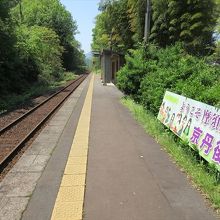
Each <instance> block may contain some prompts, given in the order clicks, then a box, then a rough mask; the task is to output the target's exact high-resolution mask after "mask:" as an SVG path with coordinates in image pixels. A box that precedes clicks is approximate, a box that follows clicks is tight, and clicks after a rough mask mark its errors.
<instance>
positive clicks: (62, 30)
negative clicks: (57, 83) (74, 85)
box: [12, 0, 78, 70]
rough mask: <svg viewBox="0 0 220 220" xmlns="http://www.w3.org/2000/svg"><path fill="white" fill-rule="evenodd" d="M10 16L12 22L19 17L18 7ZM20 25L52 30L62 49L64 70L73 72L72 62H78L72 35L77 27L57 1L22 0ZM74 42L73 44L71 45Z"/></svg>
mask: <svg viewBox="0 0 220 220" xmlns="http://www.w3.org/2000/svg"><path fill="white" fill-rule="evenodd" d="M12 15H13V17H14V20H17V18H18V17H20V7H19V6H17V7H16V8H15V9H14V10H13V11H12ZM20 21H21V23H22V24H25V25H27V26H28V27H31V26H34V25H38V26H43V27H46V28H49V29H52V30H53V31H55V32H56V34H57V35H58V36H59V39H60V44H61V46H62V47H64V51H63V54H62V60H63V65H64V68H65V69H67V70H74V69H71V67H73V66H75V65H72V62H75V60H78V58H77V57H75V56H74V55H75V54H76V53H73V52H72V51H73V50H76V49H77V48H73V47H74V46H75V45H77V42H76V39H75V38H74V35H75V34H76V33H77V25H76V22H75V21H74V20H73V18H72V16H71V14H70V12H68V11H67V10H66V9H65V7H64V6H63V5H62V4H61V3H60V1H59V0H32V1H30V0H22V18H21V19H20ZM73 42H74V43H73Z"/></svg>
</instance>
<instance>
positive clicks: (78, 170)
mask: <svg viewBox="0 0 220 220" xmlns="http://www.w3.org/2000/svg"><path fill="white" fill-rule="evenodd" d="M85 173H86V164H81V165H75V164H74V165H70V164H67V165H66V168H65V171H64V174H67V175H68V174H85Z"/></svg>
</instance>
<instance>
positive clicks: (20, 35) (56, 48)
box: [16, 25, 63, 83]
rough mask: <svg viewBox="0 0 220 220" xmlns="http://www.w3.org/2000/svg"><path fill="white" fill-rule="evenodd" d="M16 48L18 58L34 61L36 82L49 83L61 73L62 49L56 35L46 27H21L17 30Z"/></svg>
mask: <svg viewBox="0 0 220 220" xmlns="http://www.w3.org/2000/svg"><path fill="white" fill-rule="evenodd" d="M16 33H17V39H18V42H17V44H16V47H17V49H18V52H19V55H20V57H22V58H23V59H25V60H29V59H32V60H34V61H35V64H36V67H37V69H38V71H39V73H40V74H39V76H38V81H43V82H48V83H49V82H51V81H55V80H56V79H58V78H59V77H60V74H61V73H62V71H63V69H62V60H61V55H62V52H63V47H62V46H60V40H59V37H58V36H57V34H56V33H55V32H54V31H53V30H51V29H48V28H46V27H41V26H37V25H34V26H31V27H27V26H25V25H21V26H19V27H18V28H17V32H16Z"/></svg>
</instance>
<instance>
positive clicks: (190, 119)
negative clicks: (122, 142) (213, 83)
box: [157, 91, 220, 171]
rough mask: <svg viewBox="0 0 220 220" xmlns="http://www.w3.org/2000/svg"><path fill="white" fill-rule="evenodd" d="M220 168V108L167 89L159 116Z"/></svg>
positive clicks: (165, 123)
mask: <svg viewBox="0 0 220 220" xmlns="http://www.w3.org/2000/svg"><path fill="white" fill-rule="evenodd" d="M157 118H158V119H159V120H160V121H161V122H162V123H163V124H164V125H166V126H167V127H168V128H170V130H171V131H173V132H174V133H175V134H176V135H178V136H179V137H180V138H181V139H182V140H184V141H186V142H187V143H188V144H189V146H190V147H192V148H193V149H195V147H196V148H197V149H198V150H199V154H200V155H201V156H202V157H203V158H204V159H205V160H207V161H208V162H209V163H214V164H215V165H216V167H217V169H218V170H219V171H220V110H219V109H218V108H215V107H213V106H210V105H207V104H205V103H202V102H198V101H195V100H193V99H189V98H186V97H184V96H180V95H177V94H175V93H172V92H169V91H166V93H165V96H164V99H163V102H162V105H161V107H160V111H159V114H158V117H157Z"/></svg>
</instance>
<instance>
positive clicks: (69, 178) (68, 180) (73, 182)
mask: <svg viewBox="0 0 220 220" xmlns="http://www.w3.org/2000/svg"><path fill="white" fill-rule="evenodd" d="M85 181H86V178H85V175H84V174H79V175H74V174H70V175H64V176H63V179H62V182H61V186H84V185H85Z"/></svg>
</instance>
